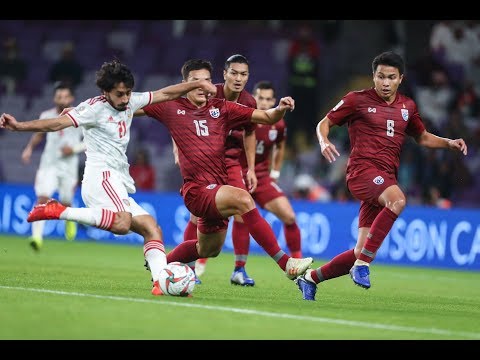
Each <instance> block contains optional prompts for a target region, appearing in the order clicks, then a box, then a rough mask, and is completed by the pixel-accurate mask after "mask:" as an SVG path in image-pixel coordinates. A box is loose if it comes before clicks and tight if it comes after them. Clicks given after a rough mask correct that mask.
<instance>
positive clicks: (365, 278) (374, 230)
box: [350, 185, 406, 289]
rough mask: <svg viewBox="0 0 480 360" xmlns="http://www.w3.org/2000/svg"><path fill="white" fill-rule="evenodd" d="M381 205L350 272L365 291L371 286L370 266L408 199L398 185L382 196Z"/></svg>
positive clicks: (355, 281) (391, 187)
mask: <svg viewBox="0 0 480 360" xmlns="http://www.w3.org/2000/svg"><path fill="white" fill-rule="evenodd" d="M379 203H380V205H381V206H383V208H382V209H381V211H380V212H379V213H378V215H377V216H376V217H375V220H374V221H373V223H372V226H371V227H370V229H369V232H368V234H367V236H366V240H365V244H364V245H363V247H362V249H361V250H360V254H359V255H358V257H357V260H356V261H355V264H354V266H353V267H352V269H351V271H350V276H351V277H352V280H353V282H354V283H355V284H356V285H359V286H361V287H363V288H365V289H368V288H370V286H371V284H370V269H369V265H370V263H371V262H372V261H373V260H374V259H375V255H376V254H377V251H378V249H379V248H380V246H381V245H382V243H383V240H384V239H385V237H386V236H387V234H388V233H389V231H390V230H391V229H392V227H393V224H394V223H395V221H396V220H397V218H398V216H399V215H400V214H401V213H402V211H403V209H404V208H405V205H406V199H405V195H404V194H403V192H402V190H400V188H399V187H398V186H397V185H392V186H390V187H388V188H387V189H385V191H384V192H383V193H382V194H381V195H380V197H379Z"/></svg>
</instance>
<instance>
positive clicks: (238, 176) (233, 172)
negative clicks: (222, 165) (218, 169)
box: [227, 162, 247, 190]
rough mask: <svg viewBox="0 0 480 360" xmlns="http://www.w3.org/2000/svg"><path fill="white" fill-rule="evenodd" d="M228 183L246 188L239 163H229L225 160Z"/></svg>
mask: <svg viewBox="0 0 480 360" xmlns="http://www.w3.org/2000/svg"><path fill="white" fill-rule="evenodd" d="M227 174H228V185H231V186H235V187H238V188H240V189H243V190H247V187H246V185H245V180H244V179H243V174H244V172H243V169H242V167H241V166H240V163H238V162H237V163H236V164H230V163H228V162H227Z"/></svg>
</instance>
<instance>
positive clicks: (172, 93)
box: [152, 80, 217, 104]
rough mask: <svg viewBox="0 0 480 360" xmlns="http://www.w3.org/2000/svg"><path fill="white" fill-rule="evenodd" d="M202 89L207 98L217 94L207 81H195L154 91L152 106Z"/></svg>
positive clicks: (215, 89) (213, 86)
mask: <svg viewBox="0 0 480 360" xmlns="http://www.w3.org/2000/svg"><path fill="white" fill-rule="evenodd" d="M198 88H200V89H202V90H203V91H204V92H206V93H208V96H211V95H215V94H216V93H217V88H216V87H215V85H213V84H212V82H211V81H208V80H195V81H186V82H182V83H178V84H175V85H169V86H166V87H164V88H162V89H160V90H156V91H154V92H153V93H152V94H153V99H152V104H155V103H159V102H163V101H169V100H175V99H178V98H179V97H181V96H183V95H185V94H186V93H188V92H189V91H192V90H195V89H198Z"/></svg>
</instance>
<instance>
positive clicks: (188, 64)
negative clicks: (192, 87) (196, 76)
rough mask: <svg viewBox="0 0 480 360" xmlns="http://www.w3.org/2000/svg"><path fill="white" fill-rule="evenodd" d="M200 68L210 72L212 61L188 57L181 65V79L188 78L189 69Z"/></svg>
mask: <svg viewBox="0 0 480 360" xmlns="http://www.w3.org/2000/svg"><path fill="white" fill-rule="evenodd" d="M202 69H205V70H208V71H209V72H210V74H211V73H212V70H213V66H212V63H211V62H210V61H208V60H203V59H190V60H187V61H185V63H184V64H183V66H182V77H183V80H187V79H188V75H189V74H190V71H195V70H202Z"/></svg>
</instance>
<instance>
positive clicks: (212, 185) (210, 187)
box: [207, 184, 217, 190]
mask: <svg viewBox="0 0 480 360" xmlns="http://www.w3.org/2000/svg"><path fill="white" fill-rule="evenodd" d="M216 186H217V184H210V185H208V186H207V189H208V190H212V189H215V187H216Z"/></svg>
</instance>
